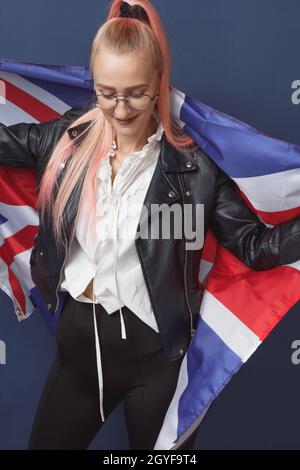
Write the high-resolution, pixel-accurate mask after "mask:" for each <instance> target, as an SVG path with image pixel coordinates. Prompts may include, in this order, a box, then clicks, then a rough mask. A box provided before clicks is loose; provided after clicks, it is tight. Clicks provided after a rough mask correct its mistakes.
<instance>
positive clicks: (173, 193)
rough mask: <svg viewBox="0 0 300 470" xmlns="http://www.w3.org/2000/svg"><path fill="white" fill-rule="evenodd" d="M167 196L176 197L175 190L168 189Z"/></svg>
mask: <svg viewBox="0 0 300 470" xmlns="http://www.w3.org/2000/svg"><path fill="white" fill-rule="evenodd" d="M168 196H169V197H172V198H173V197H176V193H175V191H173V190H172V191H170V192H169V194H168Z"/></svg>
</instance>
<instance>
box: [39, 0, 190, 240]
mask: <svg viewBox="0 0 300 470" xmlns="http://www.w3.org/2000/svg"><path fill="white" fill-rule="evenodd" d="M121 3H122V0H113V1H112V2H111V6H110V10H109V13H108V19H107V21H106V22H105V23H104V24H103V25H102V26H101V27H100V28H99V30H98V31H97V33H96V35H95V37H94V40H93V44H92V51H91V57H90V72H91V74H92V76H93V70H94V60H95V56H96V54H97V51H98V50H99V47H103V46H105V47H108V48H110V50H112V51H113V52H116V53H119V54H124V53H130V52H132V51H136V50H144V49H145V48H147V49H148V50H149V51H150V52H151V54H152V57H153V61H154V65H155V68H156V70H157V72H158V73H159V76H160V88H159V91H158V95H159V96H158V101H157V103H156V105H155V106H156V109H157V111H158V116H159V119H160V120H161V122H162V124H163V126H164V130H165V136H166V139H167V140H168V142H169V143H170V144H171V145H172V146H173V147H175V148H176V149H177V150H179V151H180V150H182V149H188V147H189V146H190V145H192V144H194V141H193V139H191V138H190V137H188V136H187V135H186V134H184V133H183V131H182V129H181V128H180V127H179V126H178V125H177V124H176V123H175V122H174V121H173V120H172V119H171V117H170V85H169V80H170V54H169V47H168V42H167V37H166V34H165V31H164V27H163V25H162V23H161V20H160V17H159V15H158V12H157V11H156V9H155V8H154V6H153V5H152V4H151V2H150V1H149V0H137V1H133V0H129V1H128V3H129V4H130V5H140V6H141V7H142V8H143V9H144V10H145V12H146V13H147V15H148V18H149V22H150V26H149V25H148V24H146V23H145V22H142V21H140V20H138V19H133V18H120V17H119V8H120V4H121ZM88 121H91V123H90V125H89V126H88V127H87V129H86V130H85V131H84V138H83V139H82V140H81V142H80V144H78V145H76V146H75V143H76V142H77V140H78V139H79V138H82V136H83V134H82V133H81V134H80V135H78V137H77V138H76V139H74V141H72V140H71V139H70V138H69V135H68V133H67V129H66V131H65V132H64V134H63V135H62V137H61V138H60V140H59V142H58V144H57V145H56V147H55V148H54V150H53V152H52V155H51V158H50V160H49V163H48V165H47V168H46V170H45V172H44V175H43V178H42V180H41V184H40V190H39V195H38V200H37V208H38V209H40V213H41V218H42V220H44V217H45V214H46V213H48V214H51V216H52V221H53V234H54V236H55V241H56V243H57V245H58V244H59V243H60V241H61V242H62V243H66V240H67V234H66V233H63V229H62V227H63V225H62V220H63V216H64V210H65V209H66V206H67V203H68V201H69V199H70V198H71V197H72V196H73V197H74V194H75V193H76V190H77V191H78V188H79V186H78V185H79V183H80V181H81V178H83V183H82V190H81V194H80V199H79V206H78V210H77V214H76V218H75V223H74V226H73V230H72V233H71V235H70V240H69V244H71V243H72V240H73V237H74V236H75V233H76V232H75V231H76V226H77V222H78V217H79V213H80V212H81V211H82V209H83V207H84V204H86V206H85V207H86V210H85V211H84V213H86V214H88V221H87V224H89V222H90V221H92V220H94V219H93V217H94V216H95V213H96V188H97V171H98V168H99V164H100V162H101V160H102V159H103V157H104V156H105V155H106V154H107V152H108V150H109V148H110V146H111V143H112V140H113V138H114V130H113V127H112V126H111V124H110V123H109V122H108V121H107V120H106V119H105V117H104V115H103V113H102V111H101V109H100V108H98V107H96V105H95V104H94V105H92V108H91V109H90V110H88V111H87V112H86V113H85V114H83V115H82V116H80V117H79V118H78V119H76V120H75V121H73V122H72V124H71V125H70V126H69V127H73V126H75V125H78V124H82V123H85V122H88ZM69 157H70V158H69ZM67 160H68V166H67V168H66V174H65V176H64V178H63V180H62V182H61V185H60V187H59V190H58V192H57V194H56V192H55V193H54V189H55V188H56V181H57V179H58V176H59V173H60V171H61V167H62V164H63V163H66V162H67ZM90 217H91V218H90ZM87 226H90V227H91V226H93V227H94V228H95V224H89V225H87Z"/></svg>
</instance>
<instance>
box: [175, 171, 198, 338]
mask: <svg viewBox="0 0 300 470" xmlns="http://www.w3.org/2000/svg"><path fill="white" fill-rule="evenodd" d="M177 178H178V182H179V186H180V190H181V195H182V200H183V215H184V220H185V210H184V206H185V202H186V198H185V194H184V188H183V183H182V181H181V177H180V175H179V174H178V173H177ZM185 240H186V238H185ZM184 252H185V255H184V291H185V298H186V303H187V306H188V310H189V314H190V319H191V340H192V338H193V336H194V334H195V332H196V330H195V329H194V328H193V314H192V309H191V305H190V299H189V295H188V287H187V268H188V261H189V250H186V249H185V250H184Z"/></svg>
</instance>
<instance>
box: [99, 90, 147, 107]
mask: <svg viewBox="0 0 300 470" xmlns="http://www.w3.org/2000/svg"><path fill="white" fill-rule="evenodd" d="M121 101H122V100H121ZM150 102H151V98H150V96H147V95H138V94H133V95H128V97H127V103H128V105H129V106H130V107H131V108H132V109H136V110H138V111H143V110H144V109H147V108H148V106H149V105H150ZM98 103H99V106H100V108H102V109H105V110H106V111H107V110H109V109H113V108H114V107H115V106H116V99H115V97H114V96H113V95H98Z"/></svg>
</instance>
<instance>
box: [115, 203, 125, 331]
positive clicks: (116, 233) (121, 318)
mask: <svg viewBox="0 0 300 470" xmlns="http://www.w3.org/2000/svg"><path fill="white" fill-rule="evenodd" d="M119 207H120V195H117V207H116V216H115V223H114V236H113V264H114V277H115V286H116V292H117V297H118V302H119V312H120V321H121V337H122V339H126V329H125V323H124V318H123V313H122V309H121V307H120V294H119V286H118V266H117V264H118V252H117V249H118V247H117V237H118V216H119Z"/></svg>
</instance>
